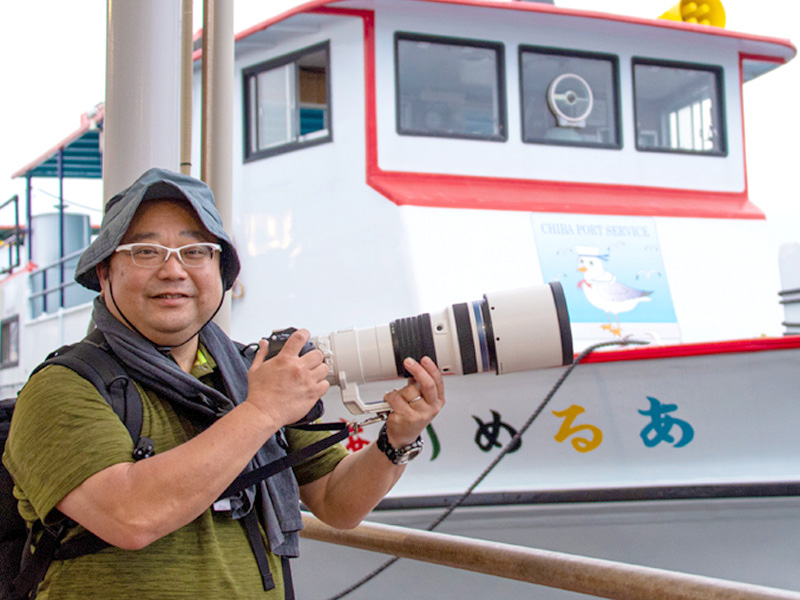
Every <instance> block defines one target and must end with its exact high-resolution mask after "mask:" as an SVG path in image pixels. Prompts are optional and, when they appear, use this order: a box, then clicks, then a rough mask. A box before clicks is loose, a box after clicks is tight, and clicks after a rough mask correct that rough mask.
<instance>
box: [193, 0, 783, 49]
mask: <svg viewBox="0 0 800 600" xmlns="http://www.w3.org/2000/svg"><path fill="white" fill-rule="evenodd" d="M406 1H407V2H412V1H413V2H429V3H436V4H452V5H458V6H476V7H482V8H491V9H495V10H516V11H522V12H540V13H549V14H554V15H563V16H568V17H579V18H585V19H598V20H602V21H613V22H618V23H630V24H633V25H643V26H647V27H659V28H662V29H674V30H679V31H686V32H691V33H697V34H701V35H713V36H720V37H728V38H736V39H740V40H746V41H751V42H762V43H767V44H774V45H778V46H784V47H785V49H788V50H789V51H790V52H791V55H790V56H788V57H785V60H790V59H791V58H793V57H794V56H795V55H796V54H797V48H795V46H794V44H792V42H791V41H789V40H786V39H780V38H771V37H766V36H762V35H755V34H750V33H741V32H737V31H731V30H728V29H722V28H720V27H710V26H708V25H695V24H692V23H682V22H678V21H670V20H667V19H656V18H652V19H648V18H643V17H631V16H627V15H616V14H609V13H604V12H599V11H590V10H578V9H573V8H563V7H559V6H553V5H550V4H542V3H538V2H521V1H518V0H516V1H509V2H500V1H498V0H406ZM342 3H343V2H341V1H337V0H311V1H310V2H305V3H303V4H300V5H298V6H295V7H293V8H291V9H289V10H287V11H284V12H283V13H281V14H279V15H276V16H274V17H272V18H270V19H267V20H265V21H263V22H261V23H257V24H256V25H253V26H252V27H249V28H247V29H245V30H244V31H242V32H240V33H239V34H237V35H236V41H239V40H240V39H243V38H245V37H247V36H249V35H252V34H254V33H257V32H259V31H262V30H264V29H267V28H268V27H270V26H272V25H274V24H275V23H278V22H280V21H285V20H286V19H289V18H290V17H292V16H294V15H297V14H300V13H304V12H314V11H315V10H317V9H320V8H323V7H327V8H335V9H336V10H350V9H353V10H356V11H357V10H361V9H365V10H369V9H370V6H369V4H368V3H366V2H365V3H364V4H363V6H362V7H361V9H359V8H358V2H348V5H349V6H348V7H347V8H345V7H343V6H341V5H342ZM200 56H201V51H200V50H197V51H196V52H195V53H194V59H195V60H197V59H199V58H200Z"/></svg>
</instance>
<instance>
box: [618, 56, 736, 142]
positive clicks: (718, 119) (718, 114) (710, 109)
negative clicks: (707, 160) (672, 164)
mask: <svg viewBox="0 0 800 600" xmlns="http://www.w3.org/2000/svg"><path fill="white" fill-rule="evenodd" d="M633 90H634V97H635V111H636V148H637V149H638V150H644V151H655V152H687V153H692V154H710V155H718V156H719V155H724V154H725V153H726V152H727V148H726V142H725V125H724V124H725V111H724V105H723V101H722V99H723V93H722V69H721V68H719V67H708V66H701V65H689V64H682V63H681V64H676V63H665V62H661V61H658V62H657V61H649V60H643V59H635V60H634V62H633Z"/></svg>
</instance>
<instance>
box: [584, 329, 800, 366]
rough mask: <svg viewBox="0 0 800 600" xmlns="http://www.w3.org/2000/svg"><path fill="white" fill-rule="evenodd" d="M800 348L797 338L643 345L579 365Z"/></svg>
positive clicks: (593, 356)
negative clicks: (678, 344)
mask: <svg viewBox="0 0 800 600" xmlns="http://www.w3.org/2000/svg"><path fill="white" fill-rule="evenodd" d="M797 349H800V335H791V336H786V337H782V338H754V339H750V340H730V341H724V342H708V343H700V344H681V345H680V346H645V347H641V346H638V347H635V348H630V349H626V350H610V351H607V352H595V353H593V354H590V355H589V356H587V357H586V359H585V360H584V361H582V362H587V363H603V362H615V361H620V360H653V359H662V358H683V357H689V356H708V355H714V354H735V353H743V352H768V351H773V350H797Z"/></svg>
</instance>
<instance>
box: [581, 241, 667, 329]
mask: <svg viewBox="0 0 800 600" xmlns="http://www.w3.org/2000/svg"><path fill="white" fill-rule="evenodd" d="M575 250H576V252H577V253H578V271H579V272H581V273H583V279H582V280H581V281H579V282H578V287H579V288H581V289H582V290H583V293H584V294H586V299H587V300H588V301H589V303H590V304H592V306H596V307H597V308H599V309H600V310H602V311H605V313H606V317H608V325H603V326H602V328H603V329H607V330H608V331H610V332H611V333H612V334H614V335H617V336H620V337H621V336H622V328H621V327H620V324H619V313H624V312H628V311H631V310H633V309H634V308H636V307H637V306H638V304H639V303H640V302H649V301H650V300H651V298H650V294H652V293H653V292H646V291H644V290H637V289H635V288H632V287H629V286H627V285H625V284H623V283H620V282H619V281H617V278H616V276H615V275H613V274H612V273H610V272H609V271H606V268H605V265H604V264H603V263H604V262H605V261H607V260H608V254H600V250H599V249H598V248H594V247H590V246H576V247H575ZM612 314H613V315H614V319H615V320H616V322H617V326H616V327H614V326H613V325H612V323H611V315H612Z"/></svg>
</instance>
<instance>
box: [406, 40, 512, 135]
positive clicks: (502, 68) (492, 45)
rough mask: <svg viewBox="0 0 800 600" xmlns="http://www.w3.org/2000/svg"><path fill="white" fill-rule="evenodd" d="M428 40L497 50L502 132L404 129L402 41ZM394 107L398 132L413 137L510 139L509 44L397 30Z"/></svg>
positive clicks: (497, 76)
mask: <svg viewBox="0 0 800 600" xmlns="http://www.w3.org/2000/svg"><path fill="white" fill-rule="evenodd" d="M401 41H411V42H428V43H431V44H442V45H450V46H471V47H475V48H487V49H490V50H495V52H496V56H497V68H496V70H495V77H496V83H497V105H498V107H499V114H498V128H499V130H500V133H499V134H497V135H489V136H486V135H465V134H441V133H422V132H418V131H409V130H404V129H403V128H402V127H401V124H400V52H399V49H400V42H401ZM394 96H395V98H394V110H395V132H396V133H397V134H398V135H404V136H411V137H430V138H441V139H459V140H476V141H487V142H506V141H508V96H507V93H506V65H505V44H503V43H502V42H492V41H489V40H477V39H471V38H460V37H451V36H440V35H430V34H423V33H415V32H409V31H395V33H394Z"/></svg>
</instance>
